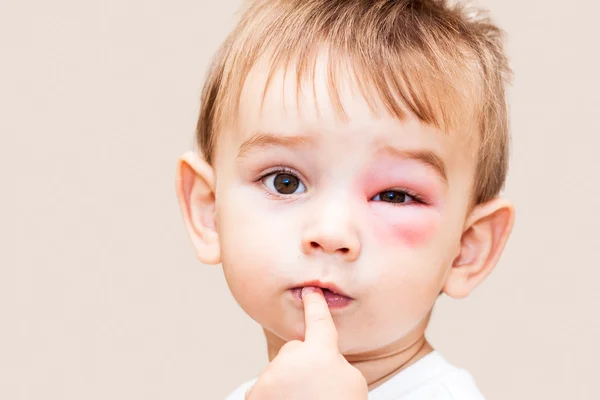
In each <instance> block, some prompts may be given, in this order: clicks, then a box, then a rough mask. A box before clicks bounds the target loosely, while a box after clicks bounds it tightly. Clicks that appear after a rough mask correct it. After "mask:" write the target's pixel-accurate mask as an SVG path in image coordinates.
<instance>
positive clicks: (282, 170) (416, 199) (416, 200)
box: [255, 166, 428, 207]
mask: <svg viewBox="0 0 600 400" xmlns="http://www.w3.org/2000/svg"><path fill="white" fill-rule="evenodd" d="M274 174H287V175H292V176H295V177H296V178H297V179H299V180H300V181H303V179H302V178H301V177H300V176H299V174H298V172H296V171H295V170H293V169H291V168H289V167H283V166H280V167H274V168H272V169H270V170H268V171H266V172H265V173H263V174H262V175H261V176H260V177H259V178H258V179H256V180H255V182H256V183H258V182H262V181H263V180H264V179H265V178H266V177H268V176H271V175H274ZM385 192H398V193H400V194H405V195H407V196H408V197H410V198H412V199H413V201H411V202H409V203H390V202H387V203H388V204H390V205H392V206H394V207H405V206H406V205H407V204H412V205H416V206H426V205H428V203H427V202H426V201H425V199H424V198H423V197H422V196H421V195H419V194H418V193H417V192H415V191H413V190H410V189H386V190H382V191H381V192H378V193H377V194H381V193H385ZM267 195H268V196H270V197H274V198H276V199H281V198H282V197H283V198H289V197H292V196H293V195H284V194H276V193H271V192H267ZM373 197H375V196H373ZM381 202H382V203H385V202H383V201H381Z"/></svg>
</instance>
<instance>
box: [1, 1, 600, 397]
mask: <svg viewBox="0 0 600 400" xmlns="http://www.w3.org/2000/svg"><path fill="white" fill-rule="evenodd" d="M481 4H483V5H485V6H487V7H489V8H490V9H491V10H492V13H493V15H495V17H496V20H497V21H498V22H499V23H500V24H501V25H502V26H503V27H504V28H505V29H506V30H507V31H508V33H509V35H510V40H509V51H510V54H511V57H512V65H513V67H514V70H515V72H516V79H515V82H514V88H513V90H512V91H511V95H510V98H511V106H512V127H513V137H514V142H513V156H512V169H511V173H510V177H509V181H508V186H507V190H506V195H507V196H508V197H509V198H511V199H512V200H514V202H515V203H516V205H517V208H518V219H517V224H516V227H515V231H514V235H513V237H512V239H511V241H510V243H509V246H508V248H507V250H506V253H505V256H504V257H503V259H502V262H501V264H500V265H499V268H498V269H497V270H496V272H495V273H494V274H493V275H492V276H491V278H490V279H489V280H488V281H487V282H486V283H485V284H484V285H483V287H482V288H481V289H479V290H478V291H477V292H476V293H475V294H474V295H473V296H472V297H471V298H469V299H467V300H464V301H457V302H452V301H449V300H446V299H444V300H442V301H441V302H440V304H439V306H438V308H437V311H436V313H435V319H434V322H433V325H432V327H431V332H430V337H431V339H432V341H433V343H434V344H435V345H437V346H438V347H439V349H441V350H442V351H443V352H444V353H445V354H446V356H447V357H448V358H449V359H450V360H451V361H452V362H454V363H456V364H458V365H459V366H463V367H466V368H468V369H469V370H471V371H472V372H473V374H474V375H475V376H476V378H477V380H478V382H479V384H480V386H481V388H482V390H483V391H484V393H485V394H486V395H487V396H488V398H489V399H491V400H500V399H511V400H512V399H545V400H552V399H556V400H558V399H600V389H599V388H598V378H597V375H598V372H600V367H598V365H597V363H598V356H599V355H600V354H599V353H600V345H599V344H598V338H599V337H600V323H599V319H598V315H599V313H598V311H597V309H598V306H599V305H600V296H599V293H600V290H599V289H600V288H599V284H598V280H599V279H600V262H599V261H598V256H597V254H598V250H599V248H600V235H599V234H598V228H599V227H600V216H599V214H598V212H597V210H598V207H599V206H600V191H599V189H598V188H599V186H600V185H599V183H600V179H599V178H598V175H599V172H600V157H599V155H598V154H599V151H598V148H599V146H600V123H599V118H598V116H599V114H598V109H599V107H600V101H599V100H598V96H599V93H600V80H599V78H598V71H600V62H599V58H600V56H599V55H598V42H599V41H600V33H599V31H598V29H597V27H598V24H599V22H598V14H599V12H600V7H599V6H598V3H597V2H594V1H592V0H590V1H587V2H585V1H569V2H565V1H547V0H546V1H516V0H512V1H507V0H487V1H482V3H481ZM238 5H239V1H233V0H232V1H226V0H223V1H205V0H194V1H191V0H186V1H183V0H181V1H166V0H163V1H157V0H152V1H149V0H128V1H124V0H110V1H95V2H92V1H75V0H72V1H68V0H54V1H41V0H33V1H12V2H8V3H7V2H5V1H3V2H2V6H1V7H0V9H1V10H2V11H1V12H0V41H1V42H0V43H1V46H2V47H1V50H2V51H1V53H0V57H1V62H0V70H1V72H2V73H1V74H0V80H1V81H0V83H1V85H0V88H1V89H0V97H1V104H0V107H1V108H0V110H1V111H0V115H1V118H0V124H1V132H2V134H1V137H2V146H1V147H2V157H1V164H0V166H1V167H2V168H1V170H2V175H1V177H2V181H3V182H8V183H9V185H2V196H1V197H2V200H1V201H2V203H3V204H4V203H6V206H2V207H1V209H2V223H1V226H2V229H1V231H2V235H3V237H2V240H1V242H0V243H2V245H1V246H2V251H1V252H0V253H2V254H1V255H0V261H1V265H0V267H1V274H2V275H1V276H0V285H1V286H2V287H1V290H0V303H1V305H0V310H1V316H0V321H1V322H0V324H1V329H0V346H1V347H0V398H1V399H7V400H8V399H10V400H12V399H44V400H54V399H68V400H75V399H89V400H92V399H103V400H104V399H127V400H133V399H144V400H153V399H180V400H184V399H220V398H223V397H224V395H225V394H226V393H228V392H229V391H230V390H231V389H233V388H234V387H235V386H236V385H237V384H238V383H240V382H241V381H242V380H245V379H248V378H251V377H253V376H254V375H255V374H256V373H257V372H259V371H260V369H261V368H262V367H263V366H264V365H265V362H266V357H265V351H264V344H263V341H262V335H261V332H260V330H259V328H258V326H256V325H255V324H254V323H253V322H252V321H251V320H249V318H248V317H246V316H244V314H243V313H242V312H241V311H240V309H239V308H238V307H237V305H236V304H235V303H234V301H233V300H232V299H231V298H230V296H229V293H228V291H227V288H226V286H225V283H224V280H223V277H222V275H221V272H220V269H219V268H218V267H204V266H202V265H199V264H198V263H197V262H196V260H195V259H194V256H193V252H192V250H191V246H190V244H189V242H188V240H187V237H186V236H185V233H184V229H183V227H182V224H181V221H180V217H179V211H178V208H177V204H176V200H175V195H174V189H173V187H174V183H173V178H174V167H175V160H176V158H177V156H178V155H179V154H180V153H181V152H183V151H185V150H186V149H188V148H190V146H191V145H192V142H193V139H192V138H193V129H194V125H195V120H196V113H197V110H198V105H199V93H200V88H201V83H202V79H203V77H204V73H205V71H206V68H207V66H208V61H209V58H210V57H211V55H212V53H213V51H214V50H215V49H216V47H217V45H218V43H219V42H220V41H221V40H222V39H223V38H224V36H225V34H226V32H227V31H228V30H229V29H230V28H231V27H232V25H233V22H234V11H235V10H236V9H237V8H238ZM9 138H10V140H8V139H9ZM7 142H10V143H8V144H7ZM13 142H14V143H13ZM12 145H16V150H14V149H13V146H12ZM13 193H14V194H13ZM15 195H16V197H13V196H15ZM12 199H14V204H13V202H12ZM9 200H11V202H10V203H9ZM14 206H16V207H14ZM5 246H6V247H5Z"/></svg>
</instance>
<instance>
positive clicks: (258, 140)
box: [237, 132, 448, 184]
mask: <svg viewBox="0 0 600 400" xmlns="http://www.w3.org/2000/svg"><path fill="white" fill-rule="evenodd" d="M314 140H315V139H314V138H313V137H311V136H298V135H294V136H286V135H281V134H273V133H264V132H259V133H257V134H255V135H252V136H251V137H250V138H248V139H246V140H245V141H244V142H243V143H242V145H241V146H240V149H239V151H238V155H237V158H243V157H245V156H247V155H248V153H250V152H251V151H253V150H260V149H266V148H269V147H289V148H298V147H306V146H310V145H313V144H314ZM378 153H379V154H382V155H389V156H391V157H396V158H403V159H409V160H416V161H418V162H420V163H422V164H425V165H426V166H428V167H431V168H432V169H433V170H434V171H435V172H436V173H437V174H438V175H439V176H440V177H441V178H442V180H443V181H444V183H446V184H447V183H448V174H447V173H446V165H445V164H444V161H443V160H442V158H441V157H440V156H438V155H437V154H436V153H435V152H433V151H431V150H401V149H398V148H396V147H394V146H390V145H385V146H383V147H382V148H380V149H379V151H378Z"/></svg>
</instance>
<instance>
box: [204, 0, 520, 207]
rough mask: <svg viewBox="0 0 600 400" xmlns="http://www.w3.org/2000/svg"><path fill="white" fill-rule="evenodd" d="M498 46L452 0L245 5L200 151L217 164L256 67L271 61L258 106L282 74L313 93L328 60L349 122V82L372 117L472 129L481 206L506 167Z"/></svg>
mask: <svg viewBox="0 0 600 400" xmlns="http://www.w3.org/2000/svg"><path fill="white" fill-rule="evenodd" d="M502 39H503V32H502V31H501V30H500V29H499V28H498V27H496V26H495V25H494V24H493V23H492V22H491V21H490V20H489V19H488V18H487V17H486V15H485V13H483V12H481V11H479V10H475V9H473V10H468V9H465V8H462V7H461V6H459V5H458V4H456V5H452V6H450V5H449V4H448V2H447V1H446V0H369V1H364V0H252V1H249V7H248V9H247V10H246V11H245V13H244V14H243V15H242V18H241V19H240V21H239V23H238V25H237V26H236V28H235V29H234V30H233V32H232V33H231V34H230V35H229V37H228V38H227V40H226V41H225V42H224V43H223V45H222V46H221V48H220V49H219V51H218V52H217V54H216V57H215V59H214V60H213V63H212V66H211V69H210V70H209V72H208V76H207V80H206V84H205V85H204V89H203V92H202V104H201V108H200V115H199V119H198V125H197V127H196V135H197V139H198V146H199V149H200V151H201V152H202V155H203V157H204V158H205V159H206V161H208V162H209V163H211V162H212V158H213V153H214V149H215V147H216V146H215V145H216V141H217V136H218V135H217V132H219V131H220V130H221V129H222V128H223V126H224V125H225V124H227V125H229V124H234V123H235V122H236V119H237V115H238V110H239V105H240V98H241V95H242V91H243V88H244V84H245V82H246V80H247V77H248V76H249V75H250V72H251V70H252V69H253V68H255V67H256V66H257V65H258V64H259V63H261V67H262V63H263V62H265V61H266V66H267V79H266V83H265V87H264V92H263V96H262V97H263V98H262V99H256V101H257V102H258V101H264V98H265V95H266V92H267V90H268V88H269V84H270V83H271V81H272V79H273V77H274V75H275V74H276V73H277V72H278V71H281V70H283V73H284V78H285V76H286V74H288V73H289V71H291V70H294V71H295V74H296V95H297V96H300V94H301V93H302V88H303V87H304V86H306V85H308V86H309V87H310V85H313V93H314V89H315V77H316V74H317V71H316V70H317V65H319V67H320V65H321V62H320V61H321V58H324V59H325V61H326V62H325V65H326V67H325V68H326V70H325V74H326V83H327V88H328V94H329V97H330V100H331V104H332V105H333V106H334V108H335V110H336V113H337V115H338V116H339V117H340V118H341V119H343V120H348V114H347V113H346V111H345V110H344V105H343V101H342V95H341V93H340V90H341V88H342V87H344V86H347V85H348V84H350V86H351V88H352V89H356V92H357V93H358V95H360V96H362V97H363V98H364V100H365V102H366V103H367V105H368V106H369V108H370V109H371V111H372V112H373V113H374V114H375V115H378V114H379V115H381V114H382V113H387V114H389V115H391V116H392V117H395V118H398V119H400V120H403V119H405V118H407V117H415V118H417V119H418V120H420V121H421V122H422V123H424V124H428V125H432V126H434V127H435V128H437V129H438V130H440V131H442V132H446V133H453V132H463V131H469V132H476V133H475V134H474V135H473V136H474V140H473V142H476V143H477V148H476V149H474V150H475V151H477V153H478V154H477V156H478V161H477V162H478V165H477V177H476V184H475V186H476V188H475V192H476V195H475V199H476V201H477V202H483V201H486V200H488V199H490V198H491V197H493V196H494V195H495V194H497V193H498V192H499V191H500V189H501V188H502V186H503V184H504V180H505V177H506V171H507V167H508V141H509V132H508V116H507V109H506V99H505V84H506V83H508V82H509V80H510V73H511V71H510V68H509V67H508V60H507V59H506V56H505V54H504V50H503V43H502ZM317 61H319V63H317ZM322 72H323V71H321V70H319V71H318V73H319V74H321V73H322ZM319 78H321V75H319ZM298 104H299V103H298ZM315 106H316V109H317V111H318V104H316V96H315Z"/></svg>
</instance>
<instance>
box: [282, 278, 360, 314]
mask: <svg viewBox="0 0 600 400" xmlns="http://www.w3.org/2000/svg"><path fill="white" fill-rule="evenodd" d="M304 287H317V288H320V289H321V290H322V291H323V296H324V297H325V301H326V302H327V305H328V306H329V308H343V307H346V306H348V305H349V304H350V303H351V302H352V300H354V299H353V298H352V297H350V296H348V295H347V294H345V293H344V292H342V291H341V289H339V288H338V287H337V286H336V285H334V284H332V283H323V282H320V281H310V282H304V283H303V284H301V285H299V286H296V287H293V288H292V289H290V290H291V292H292V294H293V295H294V297H295V298H296V299H297V300H300V302H302V288H304Z"/></svg>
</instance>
